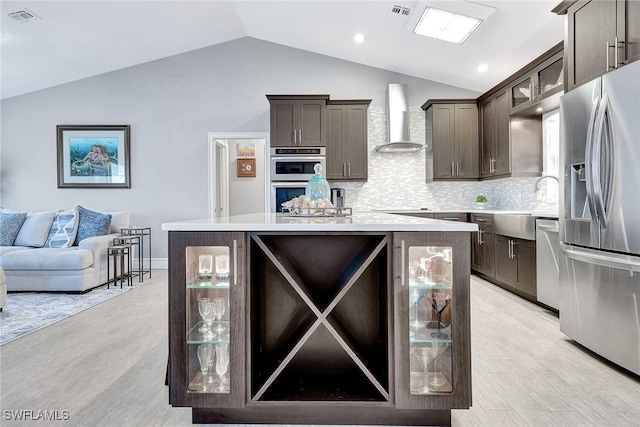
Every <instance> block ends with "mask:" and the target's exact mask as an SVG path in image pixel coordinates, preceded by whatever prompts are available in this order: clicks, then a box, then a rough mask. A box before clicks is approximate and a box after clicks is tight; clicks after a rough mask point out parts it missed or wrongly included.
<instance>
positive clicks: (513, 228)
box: [493, 214, 536, 240]
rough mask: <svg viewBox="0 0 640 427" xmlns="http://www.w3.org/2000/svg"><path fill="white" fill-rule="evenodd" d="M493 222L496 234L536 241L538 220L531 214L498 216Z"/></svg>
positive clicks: (495, 216)
mask: <svg viewBox="0 0 640 427" xmlns="http://www.w3.org/2000/svg"><path fill="white" fill-rule="evenodd" d="M493 220H494V224H495V230H496V234H501V235H503V236H509V237H516V238H518V239H525V240H536V218H535V217H534V216H532V215H531V214H496V215H494V219H493Z"/></svg>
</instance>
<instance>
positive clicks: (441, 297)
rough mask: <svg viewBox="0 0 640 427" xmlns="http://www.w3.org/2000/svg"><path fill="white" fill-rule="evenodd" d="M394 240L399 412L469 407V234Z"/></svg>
mask: <svg viewBox="0 0 640 427" xmlns="http://www.w3.org/2000/svg"><path fill="white" fill-rule="evenodd" d="M393 239H394V248H395V250H396V254H395V256H394V271H395V272H396V274H394V276H395V285H394V288H395V313H394V323H395V328H394V329H395V331H394V333H395V343H396V345H395V378H396V382H395V384H396V387H395V396H396V407H397V408H402V409H417V408H426V409H447V408H466V407H468V406H469V405H470V404H471V395H470V390H471V350H470V347H469V335H468V334H469V331H470V321H469V314H470V309H469V307H470V303H469V291H468V290H469V275H470V269H469V262H468V259H469V244H468V241H469V240H468V239H469V235H468V233H428V234H416V233H395V234H394V237H393ZM397 273H400V274H397Z"/></svg>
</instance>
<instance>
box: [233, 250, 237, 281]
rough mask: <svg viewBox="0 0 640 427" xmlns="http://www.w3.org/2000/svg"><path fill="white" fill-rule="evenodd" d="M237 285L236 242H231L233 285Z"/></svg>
mask: <svg viewBox="0 0 640 427" xmlns="http://www.w3.org/2000/svg"><path fill="white" fill-rule="evenodd" d="M237 284H238V241H237V240H235V239H234V240H233V285H234V286H236V285H237Z"/></svg>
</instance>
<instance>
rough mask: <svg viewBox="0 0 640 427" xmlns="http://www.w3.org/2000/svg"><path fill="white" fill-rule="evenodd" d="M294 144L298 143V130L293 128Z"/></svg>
mask: <svg viewBox="0 0 640 427" xmlns="http://www.w3.org/2000/svg"><path fill="white" fill-rule="evenodd" d="M293 145H298V132H297V131H296V130H295V129H294V130H293Z"/></svg>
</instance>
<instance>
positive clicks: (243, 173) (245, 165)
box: [238, 159, 256, 177]
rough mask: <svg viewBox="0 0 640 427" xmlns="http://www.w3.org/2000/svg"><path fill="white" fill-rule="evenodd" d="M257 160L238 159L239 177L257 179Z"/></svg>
mask: <svg viewBox="0 0 640 427" xmlns="http://www.w3.org/2000/svg"><path fill="white" fill-rule="evenodd" d="M255 176H256V159H238V177H255Z"/></svg>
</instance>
